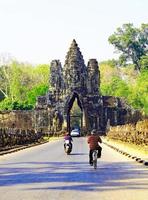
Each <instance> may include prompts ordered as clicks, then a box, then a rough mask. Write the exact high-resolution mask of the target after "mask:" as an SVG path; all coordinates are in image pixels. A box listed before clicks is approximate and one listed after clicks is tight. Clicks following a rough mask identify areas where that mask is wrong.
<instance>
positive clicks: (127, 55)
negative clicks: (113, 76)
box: [108, 23, 148, 70]
mask: <svg viewBox="0 0 148 200" xmlns="http://www.w3.org/2000/svg"><path fill="white" fill-rule="evenodd" d="M108 41H109V43H111V44H112V45H114V47H115V49H116V50H117V51H118V52H119V53H120V57H119V64H120V65H122V66H123V65H126V64H128V63H129V62H132V63H133V64H134V66H135V69H136V70H140V69H141V65H140V62H144V61H145V60H147V62H148V24H142V25H141V27H140V28H135V27H134V26H133V24H132V23H128V24H123V25H122V27H119V28H117V30H116V32H114V34H112V35H111V36H110V37H109V38H108ZM141 59H142V60H143V59H144V61H141Z"/></svg>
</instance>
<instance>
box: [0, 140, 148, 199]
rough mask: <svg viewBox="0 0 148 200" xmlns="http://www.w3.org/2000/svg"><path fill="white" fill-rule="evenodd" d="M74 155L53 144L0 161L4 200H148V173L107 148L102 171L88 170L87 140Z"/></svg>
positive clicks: (60, 143)
mask: <svg viewBox="0 0 148 200" xmlns="http://www.w3.org/2000/svg"><path fill="white" fill-rule="evenodd" d="M73 147H74V148H73V152H72V154H71V155H66V154H64V151H63V141H62V140H60V141H53V142H50V143H46V144H43V145H40V146H37V147H32V148H30V149H25V150H23V151H19V152H16V153H12V154H9V155H5V156H2V157H0V200H84V199H85V200H91V199H93V200H98V199H100V200H146V199H148V168H147V167H146V166H143V165H141V164H138V163H136V162H134V161H133V160H131V159H129V158H126V157H125V156H123V155H121V154H119V153H118V152H116V151H114V150H112V149H110V148H109V147H107V146H104V145H102V147H103V155H102V158H101V159H100V160H99V162H98V168H97V170H94V169H93V168H92V167H91V166H89V165H88V147H87V144H86V138H74V142H73Z"/></svg>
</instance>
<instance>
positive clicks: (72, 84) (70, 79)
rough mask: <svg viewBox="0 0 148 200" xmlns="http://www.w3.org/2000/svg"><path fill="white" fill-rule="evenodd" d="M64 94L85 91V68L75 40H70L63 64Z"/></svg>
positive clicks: (83, 92)
mask: <svg viewBox="0 0 148 200" xmlns="http://www.w3.org/2000/svg"><path fill="white" fill-rule="evenodd" d="M64 80H65V94H70V93H71V92H72V91H77V92H78V93H80V94H83V95H84V94H86V92H87V70H86V66H85V64H84V59H83V56H82V54H81V52H80V49H79V47H78V45H77V43H76V41H75V40H73V41H72V44H71V46H70V49H69V51H68V53H67V56H66V60H65V64H64Z"/></svg>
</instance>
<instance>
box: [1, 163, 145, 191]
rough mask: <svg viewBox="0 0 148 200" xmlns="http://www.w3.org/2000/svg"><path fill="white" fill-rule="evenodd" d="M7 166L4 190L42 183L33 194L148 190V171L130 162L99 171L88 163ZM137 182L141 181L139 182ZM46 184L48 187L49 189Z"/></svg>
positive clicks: (102, 165) (3, 170)
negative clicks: (43, 192) (69, 191)
mask: <svg viewBox="0 0 148 200" xmlns="http://www.w3.org/2000/svg"><path fill="white" fill-rule="evenodd" d="M7 165H8V167H6V164H5V165H4V167H1V168H0V186H13V185H22V184H23V185H24V184H33V183H39V187H38V186H36V187H32V188H29V190H43V189H44V190H45V189H46V190H78V191H93V190H98V191H103V190H105V191H107V190H118V189H139V190H140V189H148V183H146V181H145V180H146V178H148V171H147V170H146V169H145V168H140V170H139V166H138V165H130V164H129V162H128V163H126V162H116V163H110V162H100V163H98V168H97V170H94V169H93V168H92V167H90V166H89V165H88V163H87V162H18V163H7ZM13 165H14V166H16V165H17V166H18V167H13ZM1 166H2V165H1ZM24 166H25V167H24ZM136 179H141V181H140V182H136ZM127 180H128V181H127ZM42 183H46V185H47V187H45V184H44V185H41V184H42ZM66 183H68V185H67V184H66ZM32 186H34V185H32Z"/></svg>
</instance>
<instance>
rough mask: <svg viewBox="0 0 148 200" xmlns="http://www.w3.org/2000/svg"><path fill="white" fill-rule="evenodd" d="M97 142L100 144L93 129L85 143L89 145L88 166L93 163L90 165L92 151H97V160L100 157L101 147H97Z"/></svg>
mask: <svg viewBox="0 0 148 200" xmlns="http://www.w3.org/2000/svg"><path fill="white" fill-rule="evenodd" d="M98 142H99V143H102V140H101V138H100V136H99V135H97V131H96V130H95V129H93V130H92V131H91V135H90V136H89V137H88V139H87V143H88V144H89V164H90V165H93V163H92V161H93V158H92V153H93V150H98V158H99V157H101V150H102V147H100V146H99V144H98Z"/></svg>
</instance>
